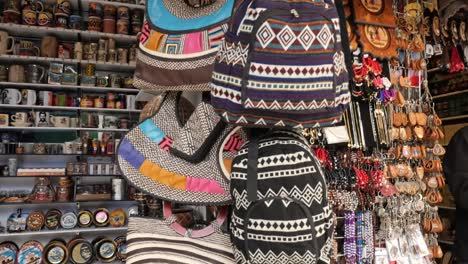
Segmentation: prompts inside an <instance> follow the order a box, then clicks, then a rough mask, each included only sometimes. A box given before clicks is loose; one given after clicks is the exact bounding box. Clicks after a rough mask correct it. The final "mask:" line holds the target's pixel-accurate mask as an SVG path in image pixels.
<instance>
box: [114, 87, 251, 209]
mask: <svg viewBox="0 0 468 264" xmlns="http://www.w3.org/2000/svg"><path fill="white" fill-rule="evenodd" d="M179 101H180V93H175V92H170V93H167V94H165V95H164V98H163V101H162V104H161V107H160V109H159V111H158V113H156V114H155V115H154V116H152V117H151V118H148V119H146V120H145V121H143V122H141V123H140V124H139V125H138V126H137V127H136V128H134V129H132V130H131V131H130V132H129V133H128V134H127V135H126V136H125V137H124V139H123V140H122V141H121V143H120V145H119V148H118V164H119V166H120V169H121V171H122V173H123V174H124V176H125V177H126V178H127V180H128V181H129V182H130V184H132V185H134V186H135V187H136V188H138V189H140V190H141V191H143V192H145V193H147V194H149V195H152V196H155V197H157V198H160V199H163V200H168V201H173V202H178V203H185V204H198V205H222V204H228V203H230V202H231V197H230V194H229V173H230V164H231V161H232V158H233V157H234V156H235V153H236V152H237V150H239V149H240V147H241V145H242V143H243V142H244V141H245V139H246V135H245V133H244V131H243V130H240V129H234V127H233V126H230V125H227V124H225V123H224V122H222V121H221V119H220V117H219V116H218V115H217V114H216V113H215V112H214V109H213V107H212V106H211V105H210V104H208V103H205V102H201V103H199V104H198V105H197V106H196V107H195V110H194V111H193V113H192V114H191V115H190V116H189V117H188V118H187V121H186V122H184V121H185V120H181V118H180V114H179V112H180V109H179V108H180V107H179Z"/></svg>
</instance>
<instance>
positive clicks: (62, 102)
mask: <svg viewBox="0 0 468 264" xmlns="http://www.w3.org/2000/svg"><path fill="white" fill-rule="evenodd" d="M54 105H56V106H67V94H65V93H58V94H56V95H55V104H54Z"/></svg>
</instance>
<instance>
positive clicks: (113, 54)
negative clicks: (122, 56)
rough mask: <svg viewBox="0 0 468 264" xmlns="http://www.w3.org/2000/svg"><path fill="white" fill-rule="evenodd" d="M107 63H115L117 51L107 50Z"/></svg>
mask: <svg viewBox="0 0 468 264" xmlns="http://www.w3.org/2000/svg"><path fill="white" fill-rule="evenodd" d="M107 61H108V62H116V61H117V51H116V50H115V49H111V48H109V52H108V54H107Z"/></svg>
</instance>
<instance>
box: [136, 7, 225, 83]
mask: <svg viewBox="0 0 468 264" xmlns="http://www.w3.org/2000/svg"><path fill="white" fill-rule="evenodd" d="M233 3H234V0H217V1H214V2H213V3H211V4H209V5H205V6H200V7H194V6H191V5H189V3H187V2H186V1H184V0H148V1H147V5H146V17H145V21H144V23H143V28H142V31H141V34H140V39H139V41H140V44H139V52H138V55H137V64H136V70H135V75H134V86H135V87H137V88H140V89H143V90H145V91H148V92H151V91H153V92H156V91H166V90H175V91H205V90H209V82H210V79H211V73H212V72H213V64H214V60H215V56H216V52H217V51H218V47H219V45H220V44H221V40H222V38H223V36H224V32H225V31H226V30H227V24H226V21H227V19H228V18H229V16H230V15H231V10H232V7H233Z"/></svg>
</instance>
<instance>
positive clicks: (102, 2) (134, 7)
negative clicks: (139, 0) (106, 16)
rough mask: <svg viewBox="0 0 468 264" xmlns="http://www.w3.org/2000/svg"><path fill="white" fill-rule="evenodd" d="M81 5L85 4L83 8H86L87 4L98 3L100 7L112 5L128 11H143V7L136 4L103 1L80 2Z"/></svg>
mask: <svg viewBox="0 0 468 264" xmlns="http://www.w3.org/2000/svg"><path fill="white" fill-rule="evenodd" d="M82 2H83V3H86V5H85V7H86V8H87V5H88V3H90V2H93V3H99V4H101V5H113V6H117V7H119V6H126V7H128V8H130V9H145V6H144V5H137V4H127V3H120V2H111V1H105V0H82Z"/></svg>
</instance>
